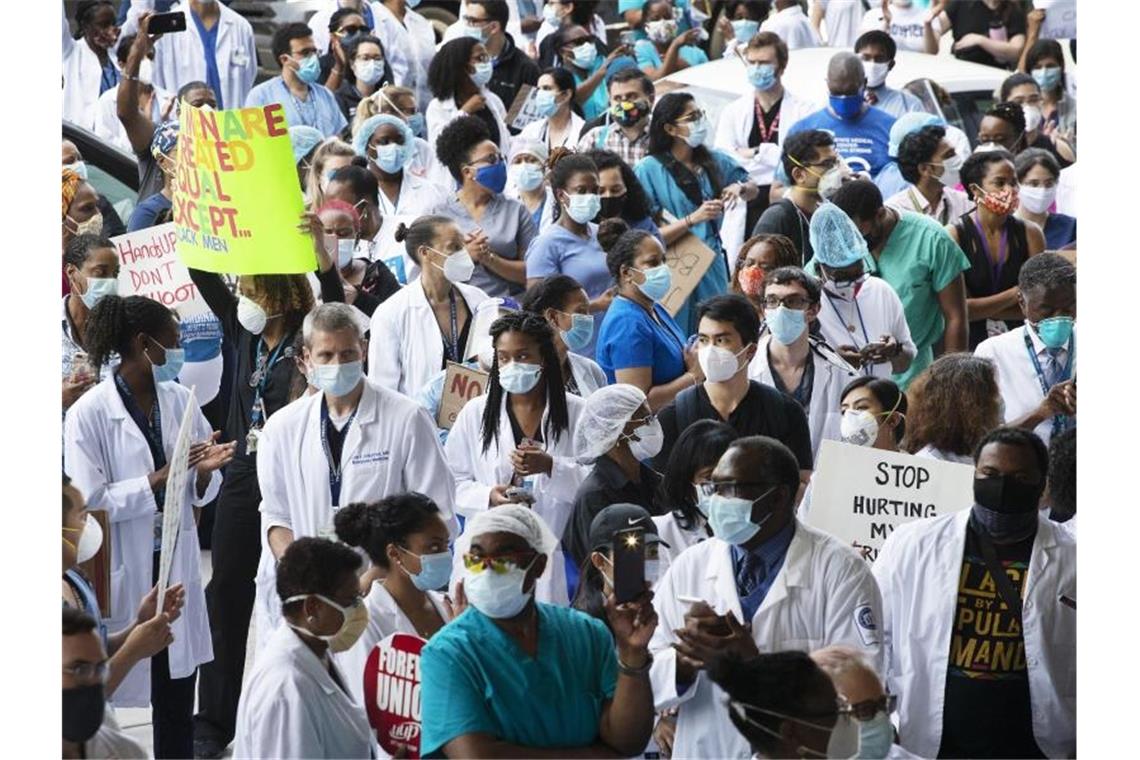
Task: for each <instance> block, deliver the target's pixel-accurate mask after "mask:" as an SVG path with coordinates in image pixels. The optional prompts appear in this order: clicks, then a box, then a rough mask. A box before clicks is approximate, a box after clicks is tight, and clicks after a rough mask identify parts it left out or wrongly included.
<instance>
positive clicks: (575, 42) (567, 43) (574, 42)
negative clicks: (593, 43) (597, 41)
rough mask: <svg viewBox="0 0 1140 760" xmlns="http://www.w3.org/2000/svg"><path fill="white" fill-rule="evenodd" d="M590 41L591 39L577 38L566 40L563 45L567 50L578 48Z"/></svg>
mask: <svg viewBox="0 0 1140 760" xmlns="http://www.w3.org/2000/svg"><path fill="white" fill-rule="evenodd" d="M589 41H590V38H589V37H577V38H575V39H572V40H566V41H565V42H563V43H562V49H563V50H565V49H566V48H572V47H578V46H579V45H581V44H582V43H583V42H589Z"/></svg>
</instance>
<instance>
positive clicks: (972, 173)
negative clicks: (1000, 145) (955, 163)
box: [958, 150, 1013, 200]
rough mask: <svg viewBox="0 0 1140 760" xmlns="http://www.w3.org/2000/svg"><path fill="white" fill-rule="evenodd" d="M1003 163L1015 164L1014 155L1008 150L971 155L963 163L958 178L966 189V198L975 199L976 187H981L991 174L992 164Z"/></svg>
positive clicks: (985, 151)
mask: <svg viewBox="0 0 1140 760" xmlns="http://www.w3.org/2000/svg"><path fill="white" fill-rule="evenodd" d="M1002 161H1006V162H1008V163H1009V164H1010V165H1012V164H1013V154H1012V153H1010V152H1009V151H1008V150H984V151H982V152H981V153H971V154H970V157H969V158H967V159H966V160H965V161H964V162H962V168H961V169H960V170H959V171H958V176H959V177H960V178H961V180H962V187H964V188H966V196H967V197H968V198H969V199H970V200H975V198H974V187H975V186H977V187H981V186H982V183H983V182H985V180H986V175H987V174H989V171H990V164H998V163H1001V162H1002Z"/></svg>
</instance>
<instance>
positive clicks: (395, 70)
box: [372, 3, 435, 145]
mask: <svg viewBox="0 0 1140 760" xmlns="http://www.w3.org/2000/svg"><path fill="white" fill-rule="evenodd" d="M372 13H373V14H374V17H375V19H376V36H377V37H378V38H379V40H380V41H381V42H382V43H384V54H385V55H386V56H387V58H388V63H389V64H390V65H391V66H392V77H393V78H394V79H395V80H396V84H398V85H400V86H401V87H410V88H411V89H412V90H414V91H415V93H416V104H417V105H418V106H419V109H420V110H423V109H424V108H427V104H428V103H429V102H430V101H431V97H432V96H431V90H430V89H428V75H427V72H428V66H430V65H431V59H432V58H434V57H435V29H434V28H433V27H432V25H431V22H430V21H428V20H427V19H426V18H424V17H423V16H421V15H420V14H418V13H416V12H415V11H414V10H412V9H411V8H406V9H405V11H404V23H402V24H401V23H400V22H399V20H398V19H397V18H396V17H395V16H394V15H393V14H392V11H390V10H388V7H387V6H386V5H384V4H383V3H373V4H372ZM432 144H433V145H434V144H435V138H434V137H433V138H432Z"/></svg>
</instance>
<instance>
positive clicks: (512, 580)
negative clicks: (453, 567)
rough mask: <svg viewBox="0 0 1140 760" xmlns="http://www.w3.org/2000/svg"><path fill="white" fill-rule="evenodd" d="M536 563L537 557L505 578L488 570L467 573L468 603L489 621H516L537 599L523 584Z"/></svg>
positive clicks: (465, 577) (465, 587)
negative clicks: (529, 604)
mask: <svg viewBox="0 0 1140 760" xmlns="http://www.w3.org/2000/svg"><path fill="white" fill-rule="evenodd" d="M537 559H538V557H537V556H535V558H534V559H532V560H531V561H530V564H528V565H527V566H526V567H513V566H512V567H511V569H510V570H508V571H507V572H505V573H503V574H502V575H499V574H498V573H496V572H495V571H494V570H491V569H490V568H487V567H484V568H483V570H482V572H479V573H472V572H471V571H470V570H465V571H464V578H463V591H464V592H465V593H466V595H467V601H469V602H470V603H471V606H472V607H474V608H475V609H477V610H479V611H480V612H482V613H483V614H484V615H486V616H487V617H489V618H495V619H496V620H505V619H507V618H513V617H514V616H515V615H517V614H519V613H520V612H522V611H523V608H524V607H526V604H527V602H529V601H530V599H531V597H532V596H533V595H534V589H533V588H532V589H531V590H530V591H529V592H524V591H523V584H524V583H525V582H526V574H527V572H528V571H529V570H530V568H531V565H533V564H534V563H535V561H537Z"/></svg>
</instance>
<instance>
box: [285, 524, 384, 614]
mask: <svg viewBox="0 0 1140 760" xmlns="http://www.w3.org/2000/svg"><path fill="white" fill-rule="evenodd" d="M362 564H363V560H361V559H360V555H359V554H357V553H356V552H354V551H353V550H352V549H349V548H348V547H347V546H345V545H344V544H338V543H337V542H336V541H329V540H328V539H327V538H309V537H305V538H298V539H297V540H296V541H294V542H293V543H291V544H289V548H287V549H286V550H285V553H284V554H282V555H281V559H280V561H278V563H277V596H278V597H279V598H280V599H281V602H282V604H283V605H284V607H282V610H286V609H289V608H290V607H292V606H293V605H296V604H300V603H301V600H300V599H298V600H297V601H295V602H290V603H288V604H285V600H286V599H288V598H290V597H294V596H303V595H305V594H321V595H323V596H330V597H331V596H333V595H334V594H336V591H337V586H338V584H340V583H343V582H344V578H345V575H347V574H349V573H352V574H354V575H355V573H356V571H357V570H359V569H360V566H361V565H362Z"/></svg>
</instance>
